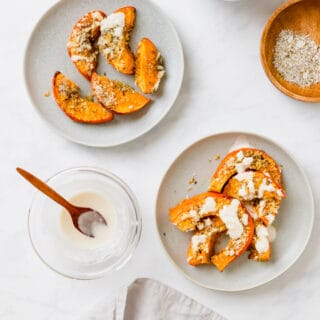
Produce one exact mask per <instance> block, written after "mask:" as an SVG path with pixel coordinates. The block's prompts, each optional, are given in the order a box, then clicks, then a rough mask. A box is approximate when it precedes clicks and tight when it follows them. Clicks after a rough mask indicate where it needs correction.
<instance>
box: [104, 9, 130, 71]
mask: <svg viewBox="0 0 320 320" xmlns="http://www.w3.org/2000/svg"><path fill="white" fill-rule="evenodd" d="M135 17H136V9H135V8H134V7H131V6H128V7H124V8H120V9H118V10H116V11H115V12H114V13H113V14H111V15H110V16H108V17H107V18H105V19H104V20H103V21H102V23H101V36H100V38H99V41H98V45H99V48H100V50H101V51H102V54H103V56H104V57H105V59H106V60H107V61H108V63H109V64H111V65H112V66H113V67H114V68H115V69H116V70H117V71H119V72H121V73H124V74H133V73H134V67H135V62H134V55H133V53H132V51H131V49H130V46H129V40H130V36H131V31H132V29H133V27H134V24H135Z"/></svg>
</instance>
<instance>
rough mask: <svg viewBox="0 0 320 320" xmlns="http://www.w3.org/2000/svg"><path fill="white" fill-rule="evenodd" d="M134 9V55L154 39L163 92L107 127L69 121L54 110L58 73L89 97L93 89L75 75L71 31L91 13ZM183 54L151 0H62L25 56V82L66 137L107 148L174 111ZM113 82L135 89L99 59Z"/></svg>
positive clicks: (38, 105) (38, 27) (37, 104)
mask: <svg viewBox="0 0 320 320" xmlns="http://www.w3.org/2000/svg"><path fill="white" fill-rule="evenodd" d="M128 5H132V6H134V7H135V8H136V9H137V19H136V26H135V28H134V30H133V33H132V38H131V42H130V44H131V48H132V50H133V51H134V52H135V51H136V48H137V44H138V42H139V40H140V39H141V38H142V37H148V38H150V39H151V40H152V41H153V42H154V43H155V45H156V46H157V47H158V49H159V51H160V52H161V53H162V55H163V57H164V63H165V68H166V71H167V75H166V77H165V78H164V79H163V80H162V83H161V85H160V88H159V91H158V92H157V93H156V94H154V95H150V97H151V99H152V100H153V102H152V103H151V104H150V105H149V106H146V107H145V108H143V109H142V110H140V111H138V112H135V113H133V114H131V115H126V116H116V118H115V120H114V121H112V122H109V123H105V124H99V125H88V124H79V123H76V122H73V121H71V120H70V119H69V118H68V117H67V116H66V115H64V113H63V112H62V111H61V110H60V109H59V108H58V106H57V105H56V103H55V101H54V99H53V97H52V95H51V96H50V97H45V96H44V94H45V93H46V92H48V91H50V92H51V79H52V77H53V74H54V72H55V71H61V72H62V73H65V74H66V76H67V77H69V78H70V79H71V80H73V81H75V82H76V83H77V84H78V85H79V86H80V88H81V89H82V90H83V93H84V95H88V94H90V93H91V92H90V85H89V82H88V81H87V80H85V79H84V78H83V77H82V76H81V75H80V74H79V72H78V71H77V70H76V68H75V66H74V65H73V63H72V61H71V60H70V58H69V56H68V53H67V43H68V39H69V35H70V32H71V30H72V27H73V25H74V24H75V23H76V21H77V20H78V19H79V18H80V17H81V16H83V15H84V14H85V13H87V12H88V11H90V10H102V11H104V12H105V13H106V14H110V13H112V12H113V11H114V10H116V9H117V8H120V7H123V6H128ZM183 70H184V62H183V52H182V47H181V44H180V41H179V38H178V35H177V33H176V31H175V29H174V27H173V25H172V24H171V22H170V21H169V20H168V18H167V17H166V16H165V15H164V14H163V13H162V11H161V10H160V9H159V8H157V7H156V6H155V5H154V4H153V3H151V2H149V1H147V0H143V1H141V0H110V1H103V0H87V1H79V0H62V1H60V2H58V3H57V4H56V5H54V6H53V7H52V8H51V9H50V10H49V11H47V13H46V14H45V15H44V16H43V17H42V18H41V20H40V21H39V22H38V24H37V25H36V27H35V29H34V31H33V33H32V35H31V37H30V40H29V43H28V46H27V49H26V54H25V81H26V86H27V90H28V92H29V95H30V97H31V101H32V102H33V104H34V106H35V108H36V110H37V111H38V112H39V113H40V115H41V117H42V118H43V119H44V120H46V121H47V123H49V124H50V125H51V126H52V127H53V128H55V129H56V130H57V131H58V132H59V133H60V134H62V135H63V136H64V137H66V138H69V139H70V140H73V141H74V142H77V143H81V144H84V145H89V146H96V147H108V146H115V145H119V144H122V143H125V142H129V141H131V140H133V139H135V138H137V137H139V136H141V135H142V134H144V133H146V132H147V131H149V130H150V129H152V128H153V127H154V126H155V125H156V124H157V123H158V122H159V121H160V120H161V119H162V118H163V117H164V116H165V115H166V114H167V113H168V111H169V110H170V108H171V107H172V105H173V103H174V101H175V100H176V97H177V95H178V93H179V90H180V86H181V83H182V79H183ZM104 72H106V74H107V75H108V76H109V77H110V78H111V79H118V80H122V81H125V82H127V83H128V84H130V85H131V86H133V87H135V84H134V77H133V76H126V75H122V74H120V73H118V72H116V71H115V70H114V69H113V68H112V67H111V66H110V65H108V64H107V63H106V62H105V60H104V58H103V57H102V56H100V59H99V66H98V73H100V74H103V73H104Z"/></svg>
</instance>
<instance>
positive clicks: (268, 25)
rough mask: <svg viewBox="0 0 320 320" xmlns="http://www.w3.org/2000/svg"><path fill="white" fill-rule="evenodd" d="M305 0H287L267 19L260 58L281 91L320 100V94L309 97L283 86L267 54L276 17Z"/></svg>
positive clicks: (313, 100) (267, 73) (292, 96)
mask: <svg viewBox="0 0 320 320" xmlns="http://www.w3.org/2000/svg"><path fill="white" fill-rule="evenodd" d="M303 1H305V0H288V1H287V2H285V3H284V4H282V5H281V6H280V7H278V8H277V9H276V10H275V11H274V12H273V13H272V15H271V16H270V18H269V20H268V21H267V23H266V25H265V27H264V30H263V33H262V37H261V43H260V58H261V62H262V66H263V69H264V71H265V73H266V75H267V77H268V78H269V80H270V81H271V82H272V84H273V85H274V86H275V87H276V88H277V89H279V90H280V91H282V92H283V93H284V94H286V95H287V96H289V97H291V98H294V99H297V100H300V101H303V102H320V95H319V96H318V97H309V96H304V95H300V94H297V93H295V92H292V91H290V90H289V89H287V88H286V87H285V86H283V85H282V84H281V83H280V82H279V81H278V80H277V79H276V77H275V76H274V75H273V73H272V72H271V70H270V67H269V64H268V63H267V55H266V48H265V45H266V39H267V36H268V34H269V31H270V28H271V26H272V24H273V22H274V21H275V19H276V18H277V17H278V16H279V15H280V14H281V13H282V12H283V11H285V10H286V9H288V8H289V7H291V6H292V5H294V4H297V3H298V2H303Z"/></svg>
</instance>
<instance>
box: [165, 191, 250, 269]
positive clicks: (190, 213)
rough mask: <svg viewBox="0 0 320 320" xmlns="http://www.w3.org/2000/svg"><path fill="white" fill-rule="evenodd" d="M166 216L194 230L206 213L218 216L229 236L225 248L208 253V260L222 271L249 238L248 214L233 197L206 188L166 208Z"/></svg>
mask: <svg viewBox="0 0 320 320" xmlns="http://www.w3.org/2000/svg"><path fill="white" fill-rule="evenodd" d="M169 215H170V220H171V222H172V223H173V224H175V225H176V226H177V227H178V228H179V229H180V230H182V231H191V230H196V229H197V225H198V223H201V221H202V220H203V219H204V218H205V217H208V216H212V217H217V218H219V219H220V220H221V221H222V222H223V223H224V225H225V229H224V230H226V231H227V233H228V235H229V237H230V239H229V242H228V245H227V246H226V248H224V249H223V250H221V251H220V252H218V253H216V254H215V255H213V256H212V257H211V262H212V263H213V264H214V265H215V266H216V267H217V268H218V269H219V270H220V271H223V270H224V269H225V268H226V267H227V266H228V265H229V264H230V263H231V262H232V261H234V260H235V259H236V258H237V257H238V256H240V255H241V254H242V253H243V252H244V251H245V250H246V249H247V247H248V246H249V244H250V243H251V241H252V237H253V232H254V225H253V222H252V218H251V217H250V215H249V214H248V213H247V211H246V209H245V208H244V207H243V206H242V205H241V203H240V201H239V200H237V199H231V198H229V197H227V196H225V195H222V194H219V193H214V192H206V193H204V194H200V195H197V196H195V197H193V198H191V199H187V200H184V201H182V202H181V203H180V204H179V205H178V206H177V207H175V208H173V209H171V210H170V214H169Z"/></svg>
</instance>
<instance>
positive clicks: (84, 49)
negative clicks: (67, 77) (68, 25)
mask: <svg viewBox="0 0 320 320" xmlns="http://www.w3.org/2000/svg"><path fill="white" fill-rule="evenodd" d="M104 17H105V14H104V13H103V12H102V11H90V12H88V13H87V14H86V15H84V16H83V17H82V18H81V19H80V20H78V22H77V23H76V24H75V25H74V27H73V29H72V32H71V35H70V38H69V42H68V53H69V56H70V58H71V60H72V62H73V63H74V65H75V66H76V68H77V69H78V70H79V72H80V73H81V74H82V75H83V76H84V77H85V78H87V79H88V80H89V81H90V78H91V75H92V73H93V71H95V70H96V68H97V64H98V55H99V49H98V45H97V40H98V37H99V35H100V23H101V21H102V20H103V18H104Z"/></svg>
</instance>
